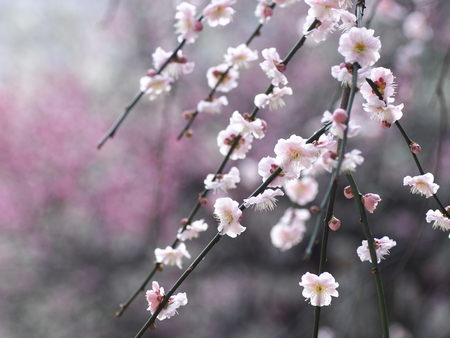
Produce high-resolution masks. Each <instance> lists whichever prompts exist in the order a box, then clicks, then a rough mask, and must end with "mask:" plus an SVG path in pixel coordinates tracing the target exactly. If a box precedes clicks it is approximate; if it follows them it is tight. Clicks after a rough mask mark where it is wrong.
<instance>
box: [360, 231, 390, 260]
mask: <svg viewBox="0 0 450 338" xmlns="http://www.w3.org/2000/svg"><path fill="white" fill-rule="evenodd" d="M373 241H374V246H375V252H376V255H377V263H380V262H381V259H384V257H383V256H384V255H389V249H391V248H393V247H394V246H396V245H397V242H396V241H394V240H392V239H390V238H389V237H387V236H384V237H383V238H381V239H378V238H374V239H373ZM356 253H357V254H358V256H359V259H361V262H364V261H369V262H370V263H372V258H371V257H370V250H369V244H368V243H367V241H366V240H363V241H362V243H361V246H360V247H358V249H357V250H356Z"/></svg>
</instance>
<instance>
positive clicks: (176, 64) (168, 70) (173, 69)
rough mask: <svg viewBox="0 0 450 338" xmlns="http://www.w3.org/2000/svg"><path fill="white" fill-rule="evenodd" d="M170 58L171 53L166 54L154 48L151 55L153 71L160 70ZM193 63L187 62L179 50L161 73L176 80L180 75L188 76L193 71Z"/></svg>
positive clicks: (159, 48) (160, 49) (162, 50)
mask: <svg viewBox="0 0 450 338" xmlns="http://www.w3.org/2000/svg"><path fill="white" fill-rule="evenodd" d="M171 56H172V52H166V51H165V50H164V49H162V48H161V47H158V48H156V50H155V52H154V53H153V54H152V58H153V65H154V66H155V69H160V68H161V67H162V66H163V64H164V63H165V62H166V61H167V59H169V58H170V57H171ZM194 65H195V64H194V62H187V58H186V57H185V56H184V55H183V51H181V50H179V51H178V52H177V54H176V55H175V56H174V57H173V58H172V59H171V60H170V62H169V63H168V64H167V66H166V67H165V68H164V70H163V71H162V74H165V75H169V76H171V77H173V78H174V79H178V76H179V75H180V73H181V74H189V73H192V71H193V70H194Z"/></svg>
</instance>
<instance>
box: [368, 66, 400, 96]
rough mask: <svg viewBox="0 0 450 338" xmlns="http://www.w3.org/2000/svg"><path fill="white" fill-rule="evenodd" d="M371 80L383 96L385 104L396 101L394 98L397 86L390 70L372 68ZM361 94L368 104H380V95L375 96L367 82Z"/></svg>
mask: <svg viewBox="0 0 450 338" xmlns="http://www.w3.org/2000/svg"><path fill="white" fill-rule="evenodd" d="M369 78H370V79H371V80H372V81H373V83H374V84H375V85H376V86H377V89H378V91H379V92H380V94H381V95H382V96H383V100H384V102H385V103H391V102H393V101H394V99H393V98H392V96H393V95H394V93H395V87H396V84H395V83H394V75H393V74H392V72H391V70H390V69H387V68H383V67H377V68H372V70H371V72H370V76H369ZM361 94H362V96H363V97H364V99H365V100H366V101H367V102H374V103H376V104H379V103H380V102H379V100H380V99H379V98H378V95H376V94H375V92H374V91H373V89H372V87H370V85H369V84H368V83H367V82H365V83H364V84H363V85H362V86H361Z"/></svg>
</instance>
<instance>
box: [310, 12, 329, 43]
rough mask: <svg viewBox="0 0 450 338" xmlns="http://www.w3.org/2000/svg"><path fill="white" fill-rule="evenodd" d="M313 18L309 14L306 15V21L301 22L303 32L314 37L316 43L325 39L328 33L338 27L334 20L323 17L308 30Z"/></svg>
mask: <svg viewBox="0 0 450 338" xmlns="http://www.w3.org/2000/svg"><path fill="white" fill-rule="evenodd" d="M315 19H316V18H315V17H314V16H311V15H308V16H307V17H306V21H305V23H304V24H303V34H304V35H307V36H308V37H309V38H312V39H314V41H315V42H317V43H319V42H321V41H325V40H326V38H327V36H328V34H330V33H333V32H334V31H335V30H336V28H337V27H338V24H337V22H336V21H333V20H329V19H324V20H323V21H320V22H319V23H318V24H317V25H316V26H315V27H314V28H313V29H312V30H310V31H308V29H309V28H310V27H311V25H312V24H313V22H314V20H315Z"/></svg>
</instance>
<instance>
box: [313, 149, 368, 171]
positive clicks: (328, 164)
mask: <svg viewBox="0 0 450 338" xmlns="http://www.w3.org/2000/svg"><path fill="white" fill-rule="evenodd" d="M360 154H361V151H360V150H358V149H353V150H352V151H351V152H349V153H346V154H345V155H344V158H343V159H342V164H341V172H344V171H355V170H356V166H357V165H361V164H362V163H363V162H364V158H363V157H362V156H361V155H360ZM322 160H323V164H324V167H325V169H326V170H328V171H331V169H332V168H336V167H337V163H338V157H337V155H336V153H334V152H333V151H328V152H326V153H324V154H323V155H322Z"/></svg>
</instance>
